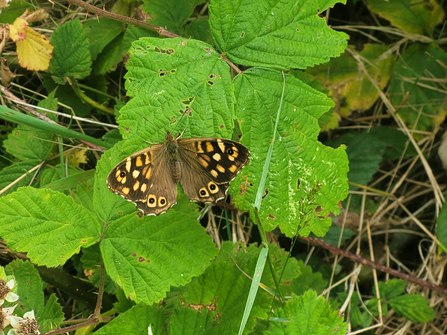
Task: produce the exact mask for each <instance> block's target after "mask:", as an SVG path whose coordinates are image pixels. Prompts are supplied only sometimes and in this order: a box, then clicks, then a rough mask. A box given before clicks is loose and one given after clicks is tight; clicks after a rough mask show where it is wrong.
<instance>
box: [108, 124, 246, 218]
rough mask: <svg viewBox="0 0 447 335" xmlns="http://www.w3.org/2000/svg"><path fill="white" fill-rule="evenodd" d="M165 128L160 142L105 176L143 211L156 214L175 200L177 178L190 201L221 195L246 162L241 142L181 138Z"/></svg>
mask: <svg viewBox="0 0 447 335" xmlns="http://www.w3.org/2000/svg"><path fill="white" fill-rule="evenodd" d="M182 134H183V133H181V134H178V135H177V136H176V137H174V136H173V135H172V134H171V133H170V132H169V131H167V134H166V138H165V141H164V142H163V143H158V144H154V145H152V146H150V147H148V148H146V149H143V150H141V151H138V152H136V153H135V154H133V155H131V156H129V157H127V158H126V159H124V160H123V161H122V162H120V163H118V164H117V165H116V166H115V167H114V168H113V169H112V171H110V173H109V175H108V176H107V186H108V187H109V189H110V190H111V191H112V192H114V193H116V194H119V195H121V196H122V197H123V198H124V199H126V200H129V201H131V202H133V203H135V204H136V206H137V208H138V209H139V210H141V211H142V212H143V213H144V214H145V215H160V214H163V213H165V212H166V211H167V210H168V209H169V208H171V207H172V206H174V205H175V204H176V203H177V183H178V182H180V184H181V185H182V187H183V190H184V192H185V194H186V195H187V196H188V198H189V199H190V200H191V201H200V202H208V203H213V202H216V201H218V200H221V199H223V198H224V197H225V195H226V192H227V189H228V187H229V186H230V181H232V180H233V179H234V178H235V177H236V175H237V174H238V173H239V171H240V170H241V169H242V168H243V167H244V166H245V165H247V163H248V160H249V158H250V151H249V150H248V149H247V148H246V147H245V146H244V145H242V144H240V143H238V142H235V141H231V140H226V139H222V138H214V137H204V138H201V137H196V138H180V137H181V136H182Z"/></svg>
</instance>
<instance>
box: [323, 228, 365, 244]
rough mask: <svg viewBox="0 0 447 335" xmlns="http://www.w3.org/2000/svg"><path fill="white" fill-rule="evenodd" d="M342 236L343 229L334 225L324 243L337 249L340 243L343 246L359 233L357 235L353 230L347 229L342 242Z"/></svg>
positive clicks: (344, 231) (344, 230)
mask: <svg viewBox="0 0 447 335" xmlns="http://www.w3.org/2000/svg"><path fill="white" fill-rule="evenodd" d="M340 234H341V228H340V227H339V226H335V225H332V226H330V227H329V231H328V232H327V234H326V235H325V236H324V239H323V240H324V242H326V243H328V244H330V245H333V246H336V247H337V246H338V243H339V241H340V243H341V244H343V243H345V242H346V240H348V239H350V238H351V237H353V236H355V235H356V234H357V233H355V232H353V231H352V230H351V229H349V228H346V227H345V228H344V229H343V236H342V237H341V240H340Z"/></svg>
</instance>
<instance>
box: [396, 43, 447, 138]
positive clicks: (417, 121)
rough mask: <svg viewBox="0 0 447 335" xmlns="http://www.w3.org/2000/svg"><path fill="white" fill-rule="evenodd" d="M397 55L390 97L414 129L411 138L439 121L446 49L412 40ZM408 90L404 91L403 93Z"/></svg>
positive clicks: (430, 129)
mask: <svg viewBox="0 0 447 335" xmlns="http://www.w3.org/2000/svg"><path fill="white" fill-rule="evenodd" d="M401 56H402V57H400V58H399V61H398V62H397V64H396V66H395V68H394V71H393V73H392V75H391V81H390V86H389V96H390V101H391V103H392V104H393V106H394V107H395V108H399V110H398V112H397V113H398V114H399V115H400V117H401V118H402V120H403V121H404V122H405V123H406V124H407V125H408V128H409V129H414V132H413V133H412V134H413V136H414V137H415V139H422V138H424V137H425V135H424V134H418V131H422V132H427V131H429V132H430V131H432V129H433V128H434V127H435V126H437V125H439V124H441V123H442V122H443V120H444V119H445V116H446V113H447V110H446V107H445V106H444V105H443V104H440V103H439V101H442V100H443V99H444V98H445V93H444V90H445V87H444V86H443V85H442V84H441V81H442V80H443V78H444V74H445V68H444V66H443V65H442V64H446V63H447V53H445V52H444V51H443V50H442V49H441V48H439V47H437V46H434V45H425V44H420V43H415V44H412V45H411V46H410V47H409V48H408V49H407V50H405V52H403V53H402V55H401ZM407 94H408V95H407Z"/></svg>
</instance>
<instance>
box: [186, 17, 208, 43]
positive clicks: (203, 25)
mask: <svg viewBox="0 0 447 335" xmlns="http://www.w3.org/2000/svg"><path fill="white" fill-rule="evenodd" d="M185 34H186V35H185V36H186V37H191V38H193V39H196V40H199V41H203V42H205V43H208V44H213V38H212V37H211V30H210V23H209V21H208V19H206V20H199V21H192V22H191V23H190V24H189V25H188V26H187V27H186V29H185Z"/></svg>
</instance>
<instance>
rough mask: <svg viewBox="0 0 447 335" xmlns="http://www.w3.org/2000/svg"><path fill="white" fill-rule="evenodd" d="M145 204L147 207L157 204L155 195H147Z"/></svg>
mask: <svg viewBox="0 0 447 335" xmlns="http://www.w3.org/2000/svg"><path fill="white" fill-rule="evenodd" d="M147 206H148V207H156V206H157V197H156V196H155V195H153V194H151V195H149V196H148V197H147Z"/></svg>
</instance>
